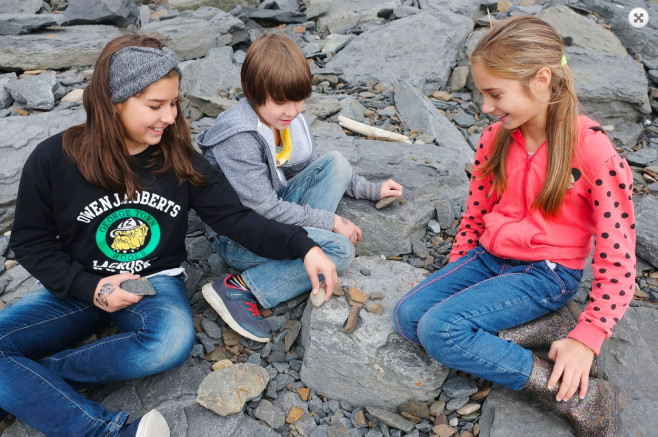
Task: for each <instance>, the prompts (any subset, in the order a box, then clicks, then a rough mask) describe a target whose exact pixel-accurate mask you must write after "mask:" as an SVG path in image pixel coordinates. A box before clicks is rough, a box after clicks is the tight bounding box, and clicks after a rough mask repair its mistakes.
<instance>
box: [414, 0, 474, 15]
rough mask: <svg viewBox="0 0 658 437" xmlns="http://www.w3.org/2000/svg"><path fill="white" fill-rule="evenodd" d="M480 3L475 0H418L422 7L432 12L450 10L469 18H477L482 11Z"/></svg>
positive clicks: (437, 12)
mask: <svg viewBox="0 0 658 437" xmlns="http://www.w3.org/2000/svg"><path fill="white" fill-rule="evenodd" d="M479 3H481V2H474V1H473V0H418V4H419V6H420V9H421V10H424V11H427V12H429V13H431V14H440V13H441V12H442V11H445V10H449V11H451V12H454V13H455V14H459V15H463V16H465V17H469V18H477V16H478V15H479V13H480V4H479Z"/></svg>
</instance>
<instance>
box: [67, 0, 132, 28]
mask: <svg viewBox="0 0 658 437" xmlns="http://www.w3.org/2000/svg"><path fill="white" fill-rule="evenodd" d="M133 9H136V7H135V1H134V0H96V1H92V2H90V1H89V0H69V2H68V6H67V7H66V10H65V11H64V14H63V15H64V17H65V18H66V20H67V22H66V24H67V25H74V24H100V23H108V24H111V23H123V22H125V20H126V19H127V18H128V16H129V15H130V13H131V11H132V10H133Z"/></svg>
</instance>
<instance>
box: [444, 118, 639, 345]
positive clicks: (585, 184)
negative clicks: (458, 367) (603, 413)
mask: <svg viewBox="0 0 658 437" xmlns="http://www.w3.org/2000/svg"><path fill="white" fill-rule="evenodd" d="M579 121H580V134H579V145H578V152H577V156H576V157H575V158H574V160H573V164H572V165H573V168H572V178H571V183H570V184H569V188H568V189H567V193H566V195H565V198H564V202H563V204H562V209H561V211H560V213H559V214H558V216H557V217H556V218H554V219H547V218H545V217H544V216H543V215H542V214H541V212H540V211H538V210H537V209H535V208H531V205H532V203H533V201H534V199H535V198H536V197H537V195H538V194H539V192H540V191H541V188H542V186H543V183H544V179H545V176H546V171H547V161H548V154H547V147H548V146H547V144H546V143H543V144H542V145H541V146H540V147H539V148H538V149H537V150H536V151H535V153H533V154H532V155H530V154H528V152H527V150H526V148H525V140H524V138H523V136H522V134H521V131H520V130H519V129H517V130H516V131H515V132H513V133H512V140H511V142H510V147H509V151H508V156H507V163H506V171H507V175H506V176H507V189H506V190H505V191H504V192H503V193H502V194H501V195H500V196H497V195H496V194H494V193H493V192H492V193H491V194H489V193H490V189H491V186H492V185H493V175H491V174H490V175H488V176H487V177H486V178H484V179H480V178H479V176H480V175H481V172H480V171H479V166H480V165H482V164H484V162H486V161H487V159H488V157H489V156H491V154H492V147H493V141H494V138H495V133H496V132H497V130H498V128H499V127H500V123H495V124H493V125H492V126H490V127H488V128H487V129H485V131H484V132H483V133H482V137H481V139H480V142H479V144H478V148H477V151H476V154H475V162H474V168H473V177H472V178H471V182H470V186H469V193H468V200H467V205H466V211H465V212H464V214H463V216H462V221H461V225H460V227H459V231H458V233H457V236H456V237H455V241H454V243H453V249H452V252H451V254H450V261H455V260H456V259H458V258H459V257H461V256H463V255H465V254H466V252H468V251H469V250H470V249H472V248H474V247H476V246H477V244H478V242H479V243H480V244H481V245H482V246H483V247H484V248H485V249H486V250H487V251H489V252H490V253H492V254H493V255H496V256H499V257H501V258H511V259H518V260H526V261H539V260H548V261H551V262H554V263H558V264H561V265H563V266H565V267H569V268H572V269H582V268H584V266H585V262H586V259H587V257H588V256H589V254H590V253H591V249H592V244H593V243H594V240H596V245H595V249H594V258H593V261H592V267H593V268H594V280H593V283H592V291H591V293H590V299H589V303H588V305H587V307H586V308H585V310H584V311H583V313H582V314H581V316H580V319H579V321H578V324H577V326H576V327H575V328H574V329H573V331H571V333H570V334H569V337H570V338H573V339H575V340H578V341H580V342H581V343H583V344H585V345H587V346H588V347H590V348H591V349H592V350H594V351H595V352H596V353H597V354H598V353H599V351H600V349H601V344H602V343H603V341H604V340H605V339H606V338H608V337H610V336H611V335H612V328H613V326H614V325H615V324H616V323H617V322H618V321H619V319H621V317H622V316H623V314H624V312H625V311H626V308H627V307H628V303H629V302H630V300H631V299H632V297H633V293H634V291H635V216H634V213H633V203H632V200H631V195H632V192H633V176H632V173H631V169H630V167H629V165H628V164H627V163H626V161H625V160H624V158H622V157H621V156H619V154H618V153H617V152H616V151H615V149H614V148H613V147H612V144H611V143H610V140H609V139H608V137H607V135H606V134H605V133H604V132H603V130H602V129H601V127H600V126H598V124H597V123H595V122H594V121H593V120H591V119H589V118H587V117H585V116H581V117H580V119H579ZM594 236H596V238H594Z"/></svg>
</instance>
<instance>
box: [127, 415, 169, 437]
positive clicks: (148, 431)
mask: <svg viewBox="0 0 658 437" xmlns="http://www.w3.org/2000/svg"><path fill="white" fill-rule="evenodd" d="M169 436H170V432H169V425H167V421H166V420H165V418H164V417H162V414H160V412H159V411H158V410H151V411H149V412H148V413H146V414H145V415H144V416H142V419H141V420H140V421H139V427H137V433H136V434H135V437H169Z"/></svg>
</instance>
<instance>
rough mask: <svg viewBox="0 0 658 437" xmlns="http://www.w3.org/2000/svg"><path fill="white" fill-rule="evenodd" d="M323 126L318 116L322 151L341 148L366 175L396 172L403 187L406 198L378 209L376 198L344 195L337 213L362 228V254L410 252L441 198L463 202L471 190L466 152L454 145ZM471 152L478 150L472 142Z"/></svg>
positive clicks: (391, 175)
mask: <svg viewBox="0 0 658 437" xmlns="http://www.w3.org/2000/svg"><path fill="white" fill-rule="evenodd" d="M325 124H326V123H325ZM318 126H320V124H319V123H317V122H316V123H314V124H313V126H312V128H313V132H314V133H315V134H316V141H317V144H318V152H319V153H320V154H325V153H327V152H328V151H330V150H338V151H339V152H341V153H342V154H343V156H345V158H346V159H347V160H348V161H349V162H350V164H352V168H353V169H354V171H355V172H356V173H358V174H360V175H362V176H364V177H365V178H366V179H369V180H373V181H384V180H386V179H389V178H392V179H394V180H396V181H397V182H399V183H400V184H402V186H403V187H404V194H403V200H405V203H404V204H402V205H400V204H399V202H397V203H395V204H393V205H390V206H388V207H387V208H383V209H379V210H378V209H376V208H375V203H374V202H370V201H367V200H363V199H360V200H356V199H352V198H351V197H347V196H345V197H343V199H342V200H341V202H340V204H339V205H338V209H337V214H339V215H341V216H343V217H346V218H347V219H349V220H352V221H353V222H354V223H356V224H357V225H358V226H359V227H360V228H361V231H362V232H363V238H362V239H361V241H359V242H358V243H357V245H356V252H357V254H359V255H385V256H397V255H400V254H403V253H409V252H411V242H412V241H413V240H414V239H419V238H420V237H421V236H422V234H423V233H424V232H425V227H426V225H427V222H428V220H430V219H431V218H432V217H433V216H434V208H435V204H436V202H437V201H438V200H440V199H442V198H444V197H445V198H448V199H451V200H452V201H453V202H454V203H455V205H463V203H464V200H465V193H466V192H467V190H468V178H467V176H466V173H465V171H464V170H463V169H464V162H465V154H464V153H463V152H462V154H461V155H460V154H458V152H456V151H454V150H452V149H448V148H445V147H436V146H434V145H429V144H425V145H417V144H402V143H393V142H385V141H373V140H366V139H362V138H356V139H354V138H353V137H345V135H344V134H343V132H342V131H340V127H338V126H337V125H335V124H334V125H331V126H335V127H336V128H337V129H338V130H339V131H340V132H339V133H336V131H332V132H331V133H330V134H329V135H326V136H325V134H326V133H327V132H328V131H325V130H324V128H322V129H316V127H318ZM332 129H334V128H332ZM462 141H464V140H463V138H462ZM464 144H466V143H465V141H464ZM465 147H467V148H468V145H466V146H465ZM468 152H469V153H471V154H472V153H473V152H472V151H471V150H470V148H468ZM414 158H416V159H414ZM426 162H429V163H426Z"/></svg>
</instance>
